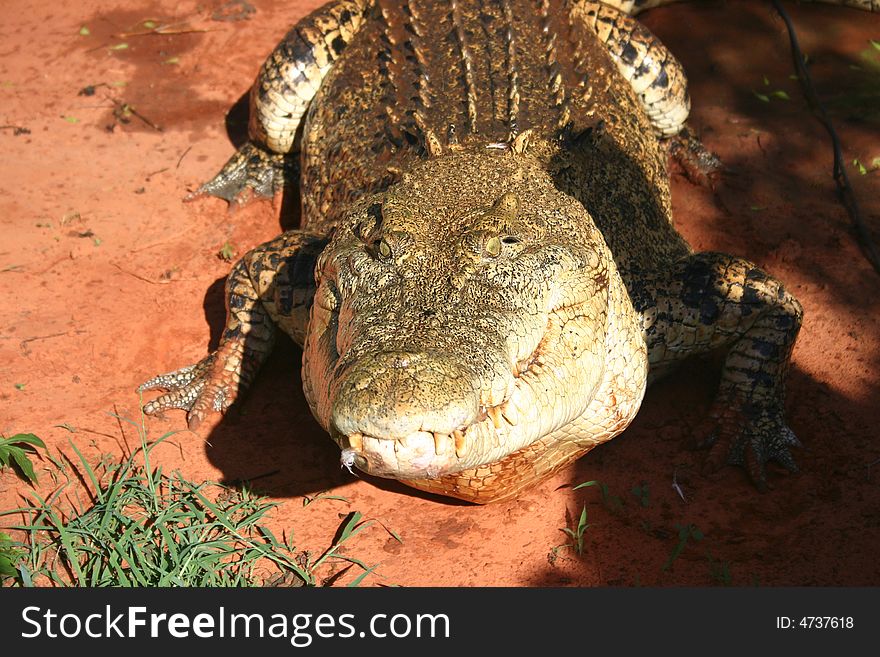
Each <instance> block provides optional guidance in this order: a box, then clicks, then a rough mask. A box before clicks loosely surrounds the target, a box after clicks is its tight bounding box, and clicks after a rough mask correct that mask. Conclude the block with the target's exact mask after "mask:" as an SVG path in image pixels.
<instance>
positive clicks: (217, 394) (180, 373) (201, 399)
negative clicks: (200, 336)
mask: <svg viewBox="0 0 880 657" xmlns="http://www.w3.org/2000/svg"><path fill="white" fill-rule="evenodd" d="M240 363H241V358H240V351H236V350H234V349H224V348H223V347H222V346H221V348H220V349H218V350H217V351H215V352H214V353H212V354H210V355H209V356H207V357H205V358H203V359H202V360H200V361H199V362H198V363H196V364H195V365H190V366H188V367H184V368H181V369H179V370H175V371H174V372H168V373H167V374H160V375H159V376H155V377H153V378H152V379H150V380H149V381H145V382H144V383H142V384H141V385H140V386H138V392H144V391H147V390H166V391H167V392H166V393H165V394H164V395H161V396H159V397H157V398H156V399H154V400H152V401H149V402H147V403H146V404H144V413H146V414H147V415H155V414H157V413H160V412H161V411H164V410H166V409H169V408H179V409H181V410H184V411H186V412H187V415H186V420H187V426H189V428H190V429H192V430H195V429H196V428H198V426H199V425H200V424H201V423H202V421H203V420H204V419H205V418H206V417H207V416H208V414H209V413H211V412H220V413H222V412H225V411H226V409H228V408H229V407H230V406H231V405H232V403H233V402H234V401H235V399H236V398H237V397H238V394H239V391H240V385H239V383H240V381H239V373H240Z"/></svg>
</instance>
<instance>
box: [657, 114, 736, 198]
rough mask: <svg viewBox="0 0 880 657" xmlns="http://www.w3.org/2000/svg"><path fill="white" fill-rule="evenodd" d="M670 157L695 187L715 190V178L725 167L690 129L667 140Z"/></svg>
mask: <svg viewBox="0 0 880 657" xmlns="http://www.w3.org/2000/svg"><path fill="white" fill-rule="evenodd" d="M667 148H668V150H669V155H670V156H671V157H672V159H673V160H675V162H676V163H678V165H679V166H680V167H681V169H682V171H683V172H684V175H685V176H686V177H687V179H688V180H689V181H690V182H691V183H693V184H694V185H700V186H701V187H709V188H714V182H715V178H716V177H717V176H718V175H719V173H720V172H721V170H722V169H723V168H724V165H723V164H722V162H721V159H720V158H719V157H718V156H717V155H715V153H713V152H712V151H710V150H709V149H708V148H706V147H705V146H704V145H703V142H701V141H700V140H699V139H698V138H697V137H696V136H695V135H694V134H693V133H692V132H691V131H690V130H689V129H688V128H686V127H685V128H682V130H681V132H679V133H678V134H677V135H675V136H674V137H670V138H669V139H668V140H667Z"/></svg>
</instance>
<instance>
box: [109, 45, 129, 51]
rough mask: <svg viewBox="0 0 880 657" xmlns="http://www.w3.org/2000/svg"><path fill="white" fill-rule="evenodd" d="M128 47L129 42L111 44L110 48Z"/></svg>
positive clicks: (120, 48) (124, 48)
mask: <svg viewBox="0 0 880 657" xmlns="http://www.w3.org/2000/svg"><path fill="white" fill-rule="evenodd" d="M127 48H128V44H127V43H117V44H116V45H115V46H110V50H126V49H127Z"/></svg>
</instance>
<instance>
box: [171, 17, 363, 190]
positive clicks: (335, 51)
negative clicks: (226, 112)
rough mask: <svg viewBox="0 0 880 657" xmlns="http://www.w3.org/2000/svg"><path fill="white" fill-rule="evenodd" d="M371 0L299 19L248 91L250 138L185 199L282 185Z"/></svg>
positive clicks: (281, 186) (276, 187) (278, 187)
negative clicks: (316, 103)
mask: <svg viewBox="0 0 880 657" xmlns="http://www.w3.org/2000/svg"><path fill="white" fill-rule="evenodd" d="M372 4H373V2H372V0H336V1H335V2H330V3H328V4H326V5H324V6H323V7H320V8H319V9H317V10H315V11H313V12H312V13H311V14H309V15H308V16H306V17H305V18H303V19H302V20H301V21H299V22H298V23H297V24H296V25H295V26H294V27H293V28H292V29H291V30H290V31H289V32H288V33H287V35H286V36H285V37H284V39H282V40H281V42H280V43H279V44H278V45H277V46H276V47H275V50H273V51H272V54H271V55H269V57H268V58H267V59H266V61H265V62H264V63H263V66H262V68H261V69H260V73H259V75H258V76H257V79H256V81H255V82H254V84H253V86H252V87H251V92H250V122H249V124H248V135H249V137H250V141H248V142H247V143H246V144H245V145H244V146H242V147H241V148H240V149H239V150H238V152H237V153H236V154H235V155H233V156H232V157H231V158H230V160H229V161H228V162H227V163H226V164H225V165H224V167H223V169H221V171H220V173H218V174H217V175H216V176H214V178H212V179H211V180H209V181H208V182H206V183H205V184H203V185H202V186H201V187H199V188H198V189H197V190H196V191H195V192H194V193H192V194H190V195H189V196H188V197H187V199H188V200H191V199H193V198H196V197H198V196H201V195H203V194H210V195H212V196H218V197H220V198H222V199H225V200H227V201H229V202H230V203H232V202H235V203H244V202H246V201H247V200H248V196H249V194H250V193H253V194H255V195H256V196H261V197H268V198H271V197H272V196H274V195H275V193H277V192H278V191H280V190H281V189H282V188H283V186H284V177H285V166H284V158H285V156H286V155H287V154H289V153H291V152H292V151H293V150H294V141H295V138H296V133H297V130H298V128H299V125H300V122H301V121H302V118H303V116H304V115H305V112H306V110H307V109H308V106H309V103H310V102H311V100H312V98H314V96H315V94H316V93H317V92H318V88H319V87H320V86H321V81H322V80H323V79H324V77H325V76H326V75H327V73H328V72H329V71H330V69H331V67H332V66H333V62H335V61H336V59H337V58H338V57H339V55H340V54H341V53H342V51H343V50H344V49H345V46H346V45H347V44H348V43H349V42H351V40H352V39H353V38H354V36H355V34H357V32H358V30H359V29H360V27H361V24H362V23H363V22H364V18H365V15H366V12H367V10H368V9H369V8H370V7H371V6H372Z"/></svg>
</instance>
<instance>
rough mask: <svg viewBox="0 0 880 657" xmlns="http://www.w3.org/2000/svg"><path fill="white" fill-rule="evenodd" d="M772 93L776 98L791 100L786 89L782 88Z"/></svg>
mask: <svg viewBox="0 0 880 657" xmlns="http://www.w3.org/2000/svg"><path fill="white" fill-rule="evenodd" d="M770 95H771V96H773V97H774V98H781V99H782V100H790V99H789V97H788V94H787V93H785V92H784V91H782V90H781V89H780V90H777V91H773V92H771V93H770Z"/></svg>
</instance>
